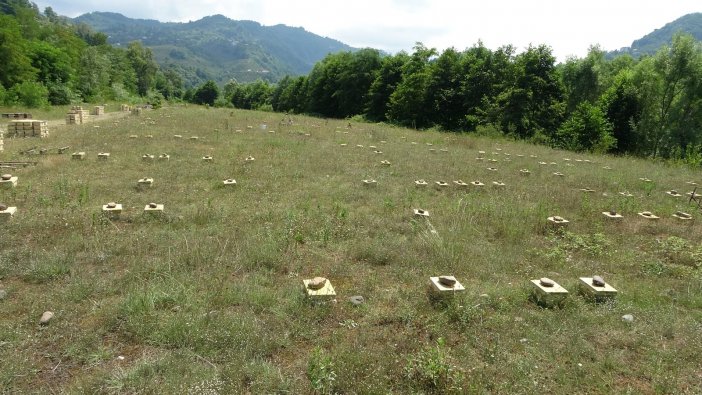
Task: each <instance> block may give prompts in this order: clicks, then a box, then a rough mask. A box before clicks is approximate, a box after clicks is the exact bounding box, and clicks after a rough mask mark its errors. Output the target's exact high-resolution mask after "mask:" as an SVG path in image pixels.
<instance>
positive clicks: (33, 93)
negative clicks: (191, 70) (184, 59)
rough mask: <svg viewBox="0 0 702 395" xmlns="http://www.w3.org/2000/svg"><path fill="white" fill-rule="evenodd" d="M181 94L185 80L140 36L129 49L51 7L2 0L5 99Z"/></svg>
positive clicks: (1, 92)
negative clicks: (164, 67) (158, 59)
mask: <svg viewBox="0 0 702 395" xmlns="http://www.w3.org/2000/svg"><path fill="white" fill-rule="evenodd" d="M181 95H182V80H181V78H180V76H179V75H178V74H177V73H175V72H174V71H171V70H161V69H160V68H159V66H158V64H156V62H155V61H154V59H153V55H152V53H151V51H150V50H149V49H148V48H145V47H144V46H142V45H141V44H140V43H139V42H136V41H135V42H132V43H130V44H129V45H128V46H127V48H126V49H119V48H114V47H112V46H111V45H108V44H107V36H106V35H105V34H103V33H97V32H94V31H92V29H90V28H89V27H88V26H87V25H82V24H77V25H76V24H73V23H71V22H70V21H69V20H68V19H67V18H64V17H61V16H59V15H57V14H56V13H55V12H54V11H53V10H52V9H51V7H47V8H46V9H45V10H44V12H43V13H42V12H40V11H39V9H38V8H37V6H36V5H35V4H33V3H31V2H29V1H27V0H0V103H1V104H4V105H24V106H27V107H40V106H45V105H49V104H51V105H65V104H70V103H75V102H81V101H85V102H95V101H102V100H122V101H128V100H131V99H136V98H140V97H141V98H146V99H147V100H148V101H150V102H152V103H154V104H158V103H160V102H161V100H162V99H164V98H165V99H171V98H177V97H180V96H181Z"/></svg>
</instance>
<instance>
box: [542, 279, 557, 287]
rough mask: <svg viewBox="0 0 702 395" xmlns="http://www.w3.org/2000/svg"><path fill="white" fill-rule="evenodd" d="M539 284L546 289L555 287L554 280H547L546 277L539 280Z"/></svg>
mask: <svg viewBox="0 0 702 395" xmlns="http://www.w3.org/2000/svg"><path fill="white" fill-rule="evenodd" d="M539 283H540V284H541V285H542V286H544V287H553V286H554V285H555V283H554V282H553V280H551V279H550V278H546V277H542V278H541V279H540V280H539Z"/></svg>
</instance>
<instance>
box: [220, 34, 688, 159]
mask: <svg viewBox="0 0 702 395" xmlns="http://www.w3.org/2000/svg"><path fill="white" fill-rule="evenodd" d="M215 88H216V87H215ZM215 97H217V96H216V95H215ZM219 100H220V102H224V103H226V104H232V105H233V106H235V107H237V108H244V109H270V110H273V111H278V112H288V113H307V114H312V115H318V116H322V117H332V118H348V117H361V118H363V119H366V120H369V121H372V122H387V123H392V124H397V125H402V126H407V127H412V128H417V129H426V128H439V129H441V130H446V131H453V132H476V131H477V132H480V133H493V134H494V133H499V134H503V135H506V136H510V137H514V138H518V139H524V140H528V141H532V142H536V143H541V144H548V145H551V146H553V147H557V148H563V149H568V150H574V151H594V152H609V153H616V154H630V155H637V156H645V157H654V158H657V157H663V158H673V159H682V160H685V161H688V162H691V163H696V164H700V165H702V128H701V126H702V45H701V44H700V42H698V41H696V40H695V39H694V38H693V37H692V36H689V35H684V34H678V35H676V36H675V37H674V39H673V41H672V44H671V45H669V46H666V47H664V48H661V49H660V50H659V51H658V52H657V53H656V54H655V55H652V56H645V57H642V58H640V59H634V58H632V57H631V56H629V55H622V56H618V57H615V58H613V59H608V57H607V56H606V53H605V52H604V51H603V50H602V49H600V48H599V47H597V46H594V47H591V48H590V50H589V52H588V54H587V56H586V57H584V58H575V57H571V58H568V59H567V60H566V61H565V62H564V63H557V62H556V59H555V57H554V56H553V54H552V50H551V48H550V47H548V46H546V45H540V46H530V47H529V48H527V49H526V50H525V51H523V52H521V53H517V52H516V50H515V48H514V47H513V46H509V45H507V46H502V47H500V48H498V49H496V50H491V49H488V48H486V47H485V46H484V45H483V44H482V43H481V42H478V43H477V44H475V45H474V46H472V47H471V48H468V49H466V50H464V51H457V50H456V49H454V48H449V49H446V50H444V51H443V52H441V53H438V52H437V51H436V50H435V49H433V48H427V47H425V46H424V45H422V44H421V43H418V44H417V45H416V46H415V47H414V49H413V52H412V53H406V52H400V53H398V54H396V55H383V54H382V53H380V52H379V51H377V50H373V49H363V50H359V51H355V52H342V53H336V54H330V55H328V56H327V57H326V58H324V59H323V60H322V61H320V62H319V63H317V64H316V65H315V67H314V68H313V70H312V71H311V72H310V73H309V74H308V75H306V76H298V77H292V76H288V77H285V78H283V79H282V80H281V81H280V82H279V83H277V84H275V85H271V84H268V83H266V82H264V81H258V82H256V83H253V84H247V85H241V84H237V83H236V82H230V83H229V84H227V85H225V87H224V89H223V90H222V92H221V94H220V98H219ZM211 104H215V100H214V99H213V100H212V102H211Z"/></svg>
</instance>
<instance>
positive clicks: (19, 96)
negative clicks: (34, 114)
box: [10, 81, 49, 108]
mask: <svg viewBox="0 0 702 395" xmlns="http://www.w3.org/2000/svg"><path fill="white" fill-rule="evenodd" d="M10 95H12V96H13V97H14V101H15V102H17V103H19V104H22V105H24V106H27V107H29V108H38V107H44V106H47V105H48V104H49V103H48V100H47V98H48V97H49V91H48V90H47V89H46V87H44V85H42V84H40V83H38V82H33V81H25V82H22V83H21V84H16V85H14V86H13V87H12V88H11V89H10Z"/></svg>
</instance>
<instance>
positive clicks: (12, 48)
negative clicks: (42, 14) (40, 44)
mask: <svg viewBox="0 0 702 395" xmlns="http://www.w3.org/2000/svg"><path fill="white" fill-rule="evenodd" d="M26 49H27V48H26V40H24V39H23V37H22V33H21V31H20V26H19V24H18V23H17V21H16V20H15V19H14V18H12V17H11V16H6V15H0V83H2V85H3V86H4V87H5V88H8V89H9V88H10V87H12V86H13V85H14V84H16V83H20V82H23V81H29V80H33V79H34V76H35V75H36V69H35V68H34V67H32V62H31V58H30V57H29V56H27V51H26Z"/></svg>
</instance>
